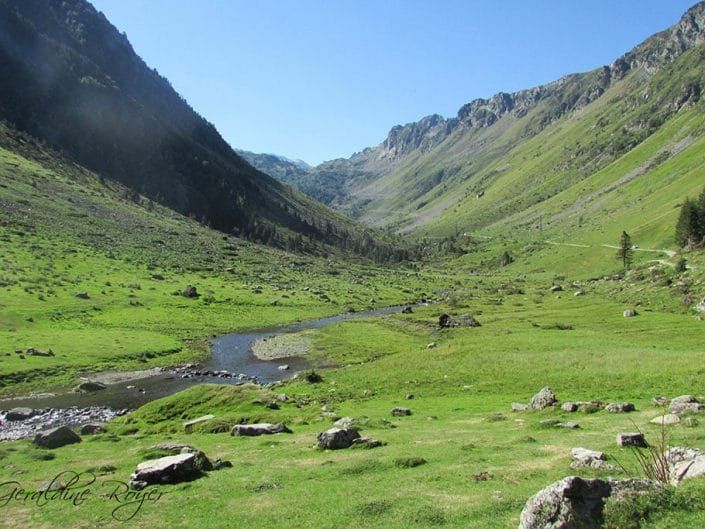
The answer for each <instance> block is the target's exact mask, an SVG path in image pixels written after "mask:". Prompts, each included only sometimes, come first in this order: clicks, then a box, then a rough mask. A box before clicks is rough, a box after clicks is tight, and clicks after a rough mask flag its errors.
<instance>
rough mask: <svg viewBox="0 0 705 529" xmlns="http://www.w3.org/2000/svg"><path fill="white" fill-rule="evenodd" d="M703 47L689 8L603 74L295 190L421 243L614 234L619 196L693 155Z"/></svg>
mask: <svg viewBox="0 0 705 529" xmlns="http://www.w3.org/2000/svg"><path fill="white" fill-rule="evenodd" d="M704 42H705V3H699V4H697V5H695V6H694V7H692V8H691V9H689V10H688V11H687V12H686V13H685V14H684V15H683V17H682V19H681V20H680V21H679V22H678V23H677V24H676V25H674V26H673V27H671V28H669V29H667V30H665V31H663V32H660V33H658V34H656V35H654V36H652V37H650V38H649V39H647V40H646V41H644V42H643V43H642V44H640V45H639V46H637V47H635V48H634V49H633V50H631V51H630V52H628V53H626V54H624V55H623V56H621V57H619V58H618V59H616V60H615V61H614V62H613V63H612V64H610V65H606V66H603V67H600V68H597V69H595V70H593V71H590V72H586V73H580V74H571V75H566V76H564V77H562V78H561V79H558V80H556V81H554V82H552V83H549V84H547V85H542V86H538V87H534V88H530V89H526V90H522V91H519V92H515V93H498V94H496V95H494V96H493V97H491V98H489V99H476V100H474V101H472V102H470V103H468V104H466V105H464V106H463V107H462V108H460V110H459V111H458V114H457V116H456V117H454V118H450V119H445V118H443V117H442V116H439V115H430V116H428V117H425V118H423V119H422V120H420V121H419V122H416V123H410V124H407V125H404V126H396V127H394V128H392V129H391V131H390V132H389V134H388V136H387V139H386V140H385V141H384V142H383V143H381V144H380V145H378V146H376V147H372V148H367V149H364V150H363V151H362V152H359V153H356V154H354V155H353V156H352V157H351V158H349V159H339V160H333V161H330V162H326V163H324V164H322V165H320V166H317V167H315V168H313V169H312V170H311V171H310V172H309V173H308V174H307V175H306V176H305V178H304V179H303V181H299V182H297V183H296V185H297V187H299V189H301V190H303V191H304V192H306V193H309V194H310V195H311V196H314V197H316V198H317V199H319V200H322V201H323V202H324V203H327V204H329V205H332V206H334V207H336V208H339V209H341V210H343V211H346V212H349V213H352V214H353V215H354V216H356V217H358V218H359V219H361V220H363V221H364V222H366V223H369V224H371V225H378V226H388V227H392V228H394V229H396V230H397V231H400V232H408V231H416V232H418V233H421V234H427V235H435V236H455V235H458V234H462V233H467V232H475V231H483V230H486V231H488V233H489V232H492V231H494V232H496V233H505V232H506V231H507V230H508V229H519V228H520V227H522V229H525V230H533V229H535V228H536V226H538V225H539V223H541V228H542V229H545V228H548V227H550V226H551V225H553V224H555V225H558V224H560V223H564V224H565V223H567V222H570V223H572V224H573V225H576V226H577V224H581V225H582V224H583V223H584V221H587V220H590V219H592V220H594V223H595V224H594V225H595V226H598V225H600V226H601V225H602V224H604V222H606V221H607V220H609V219H614V221H615V222H617V221H619V222H621V221H622V219H621V217H619V218H617V217H614V215H613V214H612V213H614V211H617V210H619V211H627V209H628V208H627V209H625V205H624V204H621V205H620V206H619V207H617V204H618V203H619V195H620V194H624V193H627V192H631V191H629V190H630V186H640V188H639V190H636V189H634V190H633V198H634V200H635V201H637V199H638V200H639V201H642V202H644V201H646V200H647V199H649V197H651V196H652V195H653V194H654V193H656V192H657V190H658V185H653V186H652V187H653V189H651V187H649V186H648V185H646V184H645V183H644V182H645V181H649V180H650V179H652V178H655V177H656V174H657V172H658V171H659V170H663V168H664V167H663V166H664V164H665V163H666V162H668V163H670V164H675V165H677V164H678V163H679V160H680V161H681V162H683V161H685V160H687V159H688V160H691V159H692V157H693V156H694V154H693V152H694V150H697V149H700V148H701V146H700V143H699V142H700V140H701V139H702V131H701V130H700V127H698V126H697V122H698V120H700V121H701V117H698V116H702V106H703V105H702V103H701V102H700V96H701V93H702V92H703V88H704V87H705V83H704V82H703V73H702V72H703V71H705V59H704V58H703V57H704V56H705V48H704V46H705V44H703V43H704ZM693 163H694V162H693ZM688 185H691V184H687V185H686V183H685V182H683V186H684V187H679V188H678V191H677V192H674V193H673V196H672V198H673V201H674V203H677V202H678V200H682V199H683V198H684V195H687V193H689V192H690V191H691V187H692V186H691V187H688ZM647 191H648V192H647ZM658 191H659V192H661V193H662V192H663V190H658ZM661 196H663V195H661ZM663 207H665V208H667V207H671V208H673V203H670V202H668V205H667V206H663ZM571 208H572V209H571ZM613 210H614V211H613ZM659 211H661V212H662V213H663V214H664V215H666V217H668V211H667V210H664V209H662V208H661V207H659ZM606 212H607V213H609V214H608V215H606ZM636 212H637V210H633V211H632V213H634V214H635V215H636V214H637V213H636ZM547 216H548V218H547V219H546V221H543V220H541V219H542V218H546V217H547ZM581 216H582V217H583V219H582V220H580V222H578V220H579V217H581ZM669 219H670V217H669ZM669 222H670V220H669ZM662 240H665V239H663V238H662Z"/></svg>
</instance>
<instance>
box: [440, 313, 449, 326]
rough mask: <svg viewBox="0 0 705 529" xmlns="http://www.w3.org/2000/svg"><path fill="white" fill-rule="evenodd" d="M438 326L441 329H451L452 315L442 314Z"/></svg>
mask: <svg viewBox="0 0 705 529" xmlns="http://www.w3.org/2000/svg"><path fill="white" fill-rule="evenodd" d="M438 326H439V327H440V328H444V327H450V315H448V314H441V315H440V316H439V317H438Z"/></svg>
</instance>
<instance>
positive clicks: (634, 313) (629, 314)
mask: <svg viewBox="0 0 705 529" xmlns="http://www.w3.org/2000/svg"><path fill="white" fill-rule="evenodd" d="M622 316H624V317H625V318H633V317H634V316H638V313H637V311H635V310H634V309H627V310H625V311H624V312H623V313H622Z"/></svg>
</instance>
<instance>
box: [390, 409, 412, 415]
mask: <svg viewBox="0 0 705 529" xmlns="http://www.w3.org/2000/svg"><path fill="white" fill-rule="evenodd" d="M392 415H395V416H397V417H403V416H405V415H411V410H410V409H409V408H401V407H396V408H392Z"/></svg>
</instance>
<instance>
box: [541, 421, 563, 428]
mask: <svg viewBox="0 0 705 529" xmlns="http://www.w3.org/2000/svg"><path fill="white" fill-rule="evenodd" d="M560 425H561V421H559V420H558V419H544V420H543V421H541V422H539V426H541V428H554V427H557V426H560Z"/></svg>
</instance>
